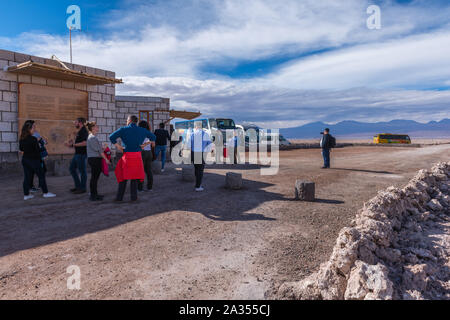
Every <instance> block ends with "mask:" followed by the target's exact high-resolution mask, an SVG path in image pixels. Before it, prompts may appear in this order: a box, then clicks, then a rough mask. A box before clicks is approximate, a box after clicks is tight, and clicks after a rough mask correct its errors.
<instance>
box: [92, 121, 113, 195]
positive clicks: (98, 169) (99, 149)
mask: <svg viewBox="0 0 450 320" xmlns="http://www.w3.org/2000/svg"><path fill="white" fill-rule="evenodd" d="M87 129H88V131H89V137H88V139H87V144H86V150H87V157H88V164H89V166H90V167H91V180H90V183H89V187H90V191H91V195H90V197H89V200H91V201H101V200H103V196H102V195H99V194H98V191H97V184H98V179H99V178H100V175H101V173H102V159H104V160H105V161H106V163H107V164H110V163H111V162H110V161H109V160H108V158H107V157H106V154H105V153H104V150H103V146H102V144H101V143H100V141H99V140H98V138H97V136H96V135H97V133H98V126H97V123H95V122H94V121H91V122H88V123H87Z"/></svg>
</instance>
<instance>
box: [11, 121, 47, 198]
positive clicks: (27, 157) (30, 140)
mask: <svg viewBox="0 0 450 320" xmlns="http://www.w3.org/2000/svg"><path fill="white" fill-rule="evenodd" d="M35 131H36V123H35V122H34V121H33V120H27V121H25V123H24V125H23V127H22V131H21V133H20V139H19V150H20V151H21V152H23V156H22V166H23V172H24V180H23V194H24V197H23V199H24V200H30V199H32V198H34V196H33V195H30V185H31V177H32V175H33V174H36V175H37V176H38V178H39V187H40V188H41V189H42V192H43V196H44V198H53V197H56V195H55V194H53V193H51V192H48V188H47V182H46V180H45V171H44V168H43V167H42V160H41V148H40V146H39V142H38V139H37V138H36V137H34V136H33V134H34V132H35Z"/></svg>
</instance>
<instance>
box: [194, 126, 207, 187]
mask: <svg viewBox="0 0 450 320" xmlns="http://www.w3.org/2000/svg"><path fill="white" fill-rule="evenodd" d="M211 143H212V142H211V138H210V136H209V134H208V133H207V132H206V131H205V130H203V124H202V122H201V121H196V122H195V123H194V131H193V132H192V134H191V136H190V145H191V162H192V163H193V164H194V169H195V191H197V192H201V191H203V190H204V189H203V187H202V180H203V171H204V170H205V155H204V153H205V152H208V151H209V149H210V145H211Z"/></svg>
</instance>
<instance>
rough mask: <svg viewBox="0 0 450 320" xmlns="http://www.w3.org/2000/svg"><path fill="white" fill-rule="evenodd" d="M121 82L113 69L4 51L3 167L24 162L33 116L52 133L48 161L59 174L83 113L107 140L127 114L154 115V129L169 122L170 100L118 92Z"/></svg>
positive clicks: (0, 80) (0, 64) (0, 68)
mask: <svg viewBox="0 0 450 320" xmlns="http://www.w3.org/2000/svg"><path fill="white" fill-rule="evenodd" d="M120 83H122V81H121V80H120V79H116V78H115V73H114V72H112V71H108V70H102V69H97V68H93V67H88V66H82V65H77V64H70V63H65V62H64V63H63V62H59V60H54V59H46V58H42V57H35V56H30V55H26V54H22V53H18V52H12V51H6V50H0V170H1V171H5V170H9V169H10V168H16V169H17V168H18V167H20V166H18V164H19V162H18V160H19V158H20V156H19V153H18V151H19V150H18V137H19V134H20V133H19V132H20V128H21V125H22V124H23V122H24V121H25V120H28V119H32V120H36V122H37V125H38V131H39V132H40V133H41V134H42V135H43V136H45V137H47V138H48V140H49V144H48V151H49V154H50V156H49V161H48V162H47V164H48V168H49V171H50V172H56V173H57V172H65V170H67V167H68V163H67V162H68V160H69V159H70V158H71V157H72V155H73V149H70V148H67V147H65V145H64V142H65V141H67V140H68V139H70V138H71V137H73V136H74V133H75V129H74V126H73V120H75V119H76V118H77V117H79V116H83V117H85V118H87V119H88V120H90V121H96V122H97V124H98V126H99V127H100V130H99V134H98V137H99V140H100V141H103V142H107V141H108V135H109V134H110V133H111V132H113V131H114V130H115V129H117V128H118V127H120V126H123V125H125V122H126V116H127V115H128V114H135V115H136V116H139V118H140V119H145V120H150V124H152V125H153V127H152V129H155V127H156V126H157V125H159V123H160V122H166V123H168V122H169V121H170V115H169V113H170V111H169V109H170V100H169V99H166V98H153V97H116V96H115V92H116V84H120ZM59 168H61V169H59Z"/></svg>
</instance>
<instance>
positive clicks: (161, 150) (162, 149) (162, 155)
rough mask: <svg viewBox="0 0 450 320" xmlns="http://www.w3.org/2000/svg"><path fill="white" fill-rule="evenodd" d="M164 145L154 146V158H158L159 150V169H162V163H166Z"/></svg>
mask: <svg viewBox="0 0 450 320" xmlns="http://www.w3.org/2000/svg"><path fill="white" fill-rule="evenodd" d="M166 147H167V146H156V147H155V159H158V156H159V153H160V152H161V169H164V164H165V163H166Z"/></svg>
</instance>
